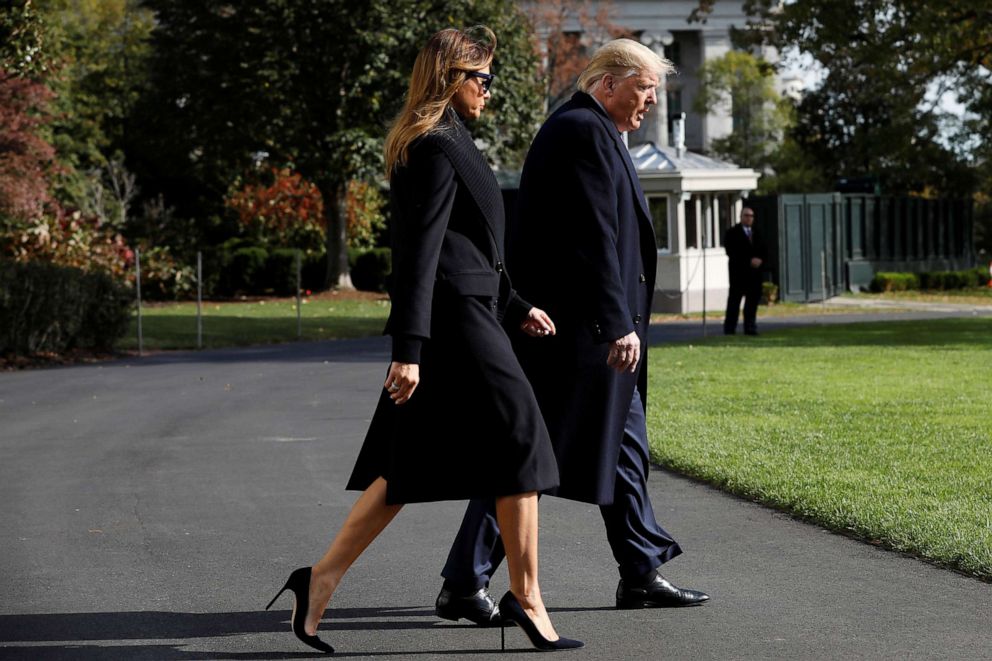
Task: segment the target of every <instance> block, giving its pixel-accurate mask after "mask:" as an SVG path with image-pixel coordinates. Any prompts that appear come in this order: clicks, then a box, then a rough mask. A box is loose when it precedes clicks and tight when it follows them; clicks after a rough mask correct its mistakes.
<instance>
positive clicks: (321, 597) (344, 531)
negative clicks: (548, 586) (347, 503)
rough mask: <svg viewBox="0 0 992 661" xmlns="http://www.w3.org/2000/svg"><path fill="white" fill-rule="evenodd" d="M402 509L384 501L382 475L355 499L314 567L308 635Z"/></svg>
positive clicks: (384, 488)
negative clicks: (351, 569) (346, 576)
mask: <svg viewBox="0 0 992 661" xmlns="http://www.w3.org/2000/svg"><path fill="white" fill-rule="evenodd" d="M402 508H403V506H402V505H387V504H386V481H385V480H384V479H382V478H381V477H380V478H378V479H377V480H376V481H375V482H373V483H372V484H371V485H369V488H368V489H366V490H365V491H364V492H363V493H362V495H361V496H359V497H358V500H357V501H355V504H354V505H353V506H352V508H351V511H350V512H349V513H348V517H347V518H346V519H345V520H344V524H343V525H342V526H341V529H340V530H339V531H338V534H337V535H335V536H334V539H333V541H331V545H330V547H329V548H328V549H327V553H325V554H324V557H323V558H321V559H320V560H319V561H318V562H317V564H315V565H314V566H313V570H312V571H313V573H312V574H311V578H310V610H309V612H308V613H307V621H306V622H305V623H304V626H303V628H304V630H305V631H306V632H307V633H308V634H310V635H311V636H312V635H315V634H316V632H317V625H318V624H320V618H321V616H322V615H323V614H324V609H325V608H327V604H328V602H329V601H330V600H331V596H332V595H333V594H334V590H336V589H337V587H338V584H339V583H340V582H341V579H342V578H343V577H344V574H345V572H346V571H348V568H349V567H351V565H352V563H353V562H355V560H357V559H358V556H360V555H361V554H362V552H363V551H364V550H365V549H366V548H368V545H369V544H371V543H372V540H374V539H375V538H376V537H378V536H379V533H380V532H382V531H383V529H384V528H385V527H386V526H388V525H389V522H390V521H392V520H393V517H394V516H396V514H397V513H398V512H399V511H400V510H401V509H402ZM535 567H536V565H535Z"/></svg>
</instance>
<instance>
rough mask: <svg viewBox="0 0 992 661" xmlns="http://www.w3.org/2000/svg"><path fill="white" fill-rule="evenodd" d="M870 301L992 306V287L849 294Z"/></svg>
mask: <svg viewBox="0 0 992 661" xmlns="http://www.w3.org/2000/svg"><path fill="white" fill-rule="evenodd" d="M848 296H852V297H855V298H861V299H865V300H869V301H911V302H917V303H958V304H962V305H992V287H975V288H971V289H949V290H947V291H891V292H886V293H884V294H870V293H861V294H848Z"/></svg>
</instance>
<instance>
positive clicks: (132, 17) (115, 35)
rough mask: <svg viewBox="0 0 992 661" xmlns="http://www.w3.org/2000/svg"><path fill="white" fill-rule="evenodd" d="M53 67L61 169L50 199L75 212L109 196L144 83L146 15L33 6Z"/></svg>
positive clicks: (90, 3)
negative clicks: (95, 198)
mask: <svg viewBox="0 0 992 661" xmlns="http://www.w3.org/2000/svg"><path fill="white" fill-rule="evenodd" d="M37 6H38V12H39V13H40V15H41V17H42V18H43V20H44V22H45V24H46V33H47V35H48V39H47V44H46V52H47V54H48V57H49V59H50V60H52V66H51V71H50V74H49V76H48V80H47V82H48V85H49V86H50V87H51V88H52V90H53V91H54V92H55V100H54V103H53V115H54V118H53V122H52V132H53V138H52V139H53V143H54V145H55V147H56V149H57V151H58V153H59V159H60V161H61V162H62V164H63V165H65V166H66V168H65V169H64V174H63V176H62V177H61V178H60V181H59V189H58V191H57V194H58V195H59V196H60V198H62V199H63V200H64V201H65V202H66V203H68V204H69V205H70V206H73V207H76V208H82V207H83V206H85V205H86V204H87V203H88V202H89V201H90V199H91V198H92V197H93V196H94V191H97V192H96V194H97V195H99V194H101V193H100V191H101V190H102V189H106V190H105V191H104V192H105V193H106V194H107V196H108V197H109V196H111V195H113V192H114V191H113V186H114V183H115V178H114V176H113V175H114V174H115V171H119V170H120V169H121V168H122V167H123V159H122V156H121V154H123V152H124V151H125V148H126V143H127V128H128V121H129V118H130V116H131V114H132V112H133V109H134V106H135V103H136V101H137V99H138V97H139V96H140V94H141V90H142V88H143V87H144V85H145V81H146V78H147V59H148V55H149V52H150V51H149V43H148V40H149V35H150V33H151V29H152V26H153V25H154V22H153V15H152V12H151V11H150V10H148V9H146V8H143V7H142V6H141V5H140V2H139V0H38V2H37Z"/></svg>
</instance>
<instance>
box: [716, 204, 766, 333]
mask: <svg viewBox="0 0 992 661" xmlns="http://www.w3.org/2000/svg"><path fill="white" fill-rule="evenodd" d="M723 247H724V248H725V249H726V251H727V257H728V262H729V264H728V266H729V275H730V292H729V293H728V294H727V312H726V315H725V316H724V318H723V331H724V332H725V333H730V334H732V333H734V332H736V331H737V315H738V313H739V311H740V308H741V299H742V298H743V299H744V332H745V333H754V332H757V330H758V302H759V301H760V300H761V282H762V272H763V270H764V266H765V263H766V262H767V261H768V249H767V247H766V245H765V240H764V237H762V235H761V232H760V231H759V230H758V228H756V227H755V226H754V225H753V224H752V225H751V238H750V239H749V238H748V237H747V234H746V233H745V232H744V225H742V224H740V223H738V224H737V225H734V226H733V227H731V228H730V229H728V230H727V233H726V234H725V235H724V237H723ZM754 257H757V258H759V259H761V266H760V267H758V268H755V267H753V266H751V259H752V258H754Z"/></svg>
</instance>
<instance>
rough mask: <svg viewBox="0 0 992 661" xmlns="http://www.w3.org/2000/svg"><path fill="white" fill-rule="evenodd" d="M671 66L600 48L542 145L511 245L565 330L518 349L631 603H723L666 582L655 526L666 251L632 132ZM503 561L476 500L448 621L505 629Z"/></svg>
mask: <svg viewBox="0 0 992 661" xmlns="http://www.w3.org/2000/svg"><path fill="white" fill-rule="evenodd" d="M671 70H672V68H671V63H669V62H668V61H667V60H664V59H662V58H660V57H658V56H657V55H656V54H654V53H653V52H652V51H651V50H650V49H648V48H646V47H644V46H642V45H641V44H639V43H637V42H634V41H631V40H628V39H618V40H615V41H612V42H610V43H608V44H606V45H605V46H603V47H602V48H601V49H600V50H598V51H597V52H596V54H595V55H594V56H593V58H592V60H591V62H590V64H589V66H588V68H587V69H586V70H585V71H584V72H583V74H582V76H580V78H579V85H578V87H579V90H580V91H579V92H577V93H576V94H575V95H574V96H573V97H572V99H571V100H570V101H569V102H567V103H566V104H565V105H564V106H562V107H561V108H559V109H558V110H557V111H556V112H554V113H553V114H552V115H551V117H550V118H549V119H548V120H547V122H545V124H544V126H543V127H542V128H541V130H540V132H539V133H538V135H537V137H536V138H535V140H534V143H533V144H532V145H531V148H530V151H529V152H528V154H527V159H526V162H525V164H524V169H523V173H522V177H521V181H520V193H519V207H518V214H517V216H518V217H517V219H516V220H515V222H514V223H513V225H512V227H511V228H510V231H509V243H508V247H507V261H508V266H509V271H510V272H511V273H513V278H514V285H515V286H516V288H517V290H518V291H519V292H520V295H521V296H522V297H524V298H526V299H527V300H529V301H531V302H532V303H533V304H534V305H537V306H539V307H541V308H543V309H544V310H545V311H547V313H548V314H549V315H550V316H551V318H552V319H553V320H554V322H555V326H556V327H557V334H556V335H555V336H553V337H551V338H550V339H548V338H544V339H541V340H538V342H539V344H538V343H532V342H530V341H529V340H528V339H527V338H524V339H523V340H522V341H520V342H515V350H516V351H517V355H518V356H519V358H520V362H521V365H522V366H523V367H524V371H525V372H526V373H527V376H528V378H529V379H530V381H531V383H532V384H533V387H534V392H535V394H536V396H537V400H538V403H539V404H540V407H541V412H542V414H543V415H544V418H545V421H546V422H547V425H548V430H549V432H550V433H551V440H552V443H553V445H554V449H555V455H556V457H557V460H558V468H559V474H560V478H561V483H560V486H559V487H558V488H557V489H555V490H553V491H551V492H550V493H552V494H553V495H557V496H560V497H563V498H569V499H572V500H578V501H583V502H588V503H594V504H597V505H599V506H600V511H601V514H602V517H603V522H604V523H605V526H606V535H607V539H608V541H609V544H610V547H611V549H612V550H613V555H614V557H615V558H616V561H617V564H618V566H619V571H620V583H619V586H618V588H617V594H616V605H617V607H618V608H644V607H652V606H686V605H694V604H700V603H702V602H704V601H706V600H707V599H708V598H709V597H708V596H707V595H706V594H704V593H702V592H698V591H696V590H688V589H681V588H678V587H676V586H675V585H673V584H672V583H670V582H669V581H667V580H666V579H665V578H664V577H662V576H661V575H660V574H658V572H657V569H658V567H659V566H660V565H661V564H662V563H664V562H666V561H668V560H671V559H672V558H674V557H675V556H677V555H679V554H680V553H681V549H680V548H679V545H678V544H677V543H676V542H675V540H674V539H672V537H671V536H670V535H669V534H668V533H667V532H665V530H664V529H663V528H662V527H661V526H660V525H659V524H658V523H657V521H656V520H655V516H654V511H653V509H652V506H651V501H650V498H649V497H648V493H647V485H646V481H647V476H648V470H649V452H648V439H647V426H646V423H645V404H646V402H647V345H646V338H647V330H648V323H649V320H650V315H651V300H652V296H653V293H654V282H655V269H656V263H657V247H656V244H655V241H654V231H653V228H652V225H651V216H650V214H649V213H648V209H647V204H646V200H645V197H644V192H643V191H642V190H641V187H640V184H639V182H638V179H637V173H636V171H635V170H634V165H633V163H632V162H631V159H630V154H629V152H628V150H627V147H626V145H625V143H624V140H623V133H624V132H626V131H631V130H634V129H636V128H638V127H639V126H640V123H641V120H642V119H643V118H644V115H645V113H647V112H648V110H649V109H650V107H651V106H652V105H654V104H655V103H656V102H657V97H656V88H657V87H658V84H659V82H660V77H661V75H663V74H665V73H668V72H670V71H671ZM469 440H470V439H466V441H467V442H468V441H469ZM478 470H480V471H484V470H485V467H484V466H480V467H479V468H478ZM502 558H503V548H502V544H501V542H500V540H499V529H498V527H497V526H496V520H495V516H494V515H493V504H492V503H491V502H486V501H472V502H471V503H470V504H469V507H468V510H467V511H466V514H465V518H464V520H463V522H462V526H461V528H460V530H459V532H458V535H457V537H456V539H455V542H454V544H453V546H452V548H451V551H450V554H449V557H448V562H447V563H446V565H445V567H444V570H443V571H442V575H443V576H444V577H445V583H444V587H443V588H442V590H441V594H440V595H439V596H438V600H437V604H436V612H437V614H438V615H439V616H440V617H443V618H446V619H452V620H457V619H459V618H462V617H464V618H467V619H469V620H472V621H474V622H476V623H478V624H488V623H493V622H495V621H497V620H498V613H497V612H496V609H495V605H494V604H493V600H492V598H491V597H490V596H489V594H488V584H489V579H490V577H491V576H492V574H493V572H494V571H495V568H496V566H497V565H498V564H499V562H500V561H501V560H502Z"/></svg>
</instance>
